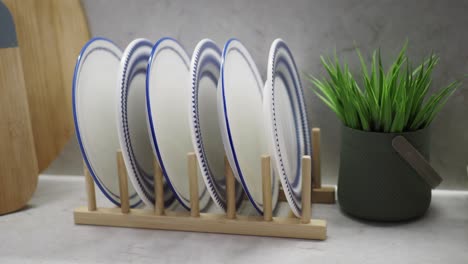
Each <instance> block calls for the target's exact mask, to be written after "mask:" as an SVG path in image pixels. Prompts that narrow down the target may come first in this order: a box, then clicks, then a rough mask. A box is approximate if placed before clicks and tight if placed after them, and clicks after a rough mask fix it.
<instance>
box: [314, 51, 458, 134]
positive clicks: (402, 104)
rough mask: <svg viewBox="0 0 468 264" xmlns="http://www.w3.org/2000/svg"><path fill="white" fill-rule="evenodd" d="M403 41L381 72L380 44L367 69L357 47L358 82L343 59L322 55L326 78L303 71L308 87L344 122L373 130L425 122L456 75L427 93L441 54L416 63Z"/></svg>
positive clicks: (417, 125) (410, 127)
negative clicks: (359, 69)
mask: <svg viewBox="0 0 468 264" xmlns="http://www.w3.org/2000/svg"><path fill="white" fill-rule="evenodd" d="M406 48H407V44H405V45H404V46H403V48H402V49H401V51H400V53H399V54H398V56H397V58H396V59H395V61H394V62H393V64H392V65H391V66H390V67H389V69H388V70H387V72H386V73H385V72H384V70H383V66H382V58H381V55H380V50H379V51H378V52H377V51H374V52H373V55H372V62H371V65H370V72H369V71H368V65H366V62H365V61H364V58H363V56H362V54H361V53H360V51H359V50H358V49H356V53H357V55H358V57H359V60H360V62H361V72H360V75H361V78H362V81H361V82H360V83H358V81H357V80H356V78H354V76H353V75H352V74H351V71H350V68H349V66H348V64H347V63H344V64H343V65H341V64H340V61H339V60H338V58H337V56H336V54H335V56H334V59H331V58H324V57H321V60H322V64H323V66H324V68H325V70H326V71H327V73H328V77H329V78H328V79H327V78H323V79H322V80H319V79H317V78H315V77H313V76H311V75H307V77H308V79H309V81H310V82H312V84H313V86H312V90H313V91H314V92H315V93H316V94H317V96H318V97H319V98H320V99H321V100H322V101H323V102H324V103H325V104H326V105H327V106H328V107H330V108H331V109H332V110H333V111H334V112H335V113H336V114H337V116H338V118H339V119H340V120H341V121H342V122H343V123H344V125H346V126H348V127H350V128H354V129H359V130H364V131H375V132H387V133H395V132H406V131H414V130H418V129H422V128H425V127H427V126H428V125H429V124H430V123H431V122H432V120H433V119H434V117H435V116H436V114H437V113H438V112H439V111H440V109H441V108H442V107H443V105H444V104H445V103H446V101H447V99H448V98H449V97H450V95H452V94H453V92H454V91H455V90H456V89H457V88H458V87H459V85H460V82H458V81H455V82H452V83H451V84H449V85H448V86H446V87H444V88H443V89H441V90H439V91H438V92H436V93H434V94H432V95H431V96H430V97H428V93H429V87H430V85H431V82H432V72H433V69H434V67H435V66H436V65H437V62H438V61H439V58H438V57H437V56H436V55H434V54H431V55H430V56H429V57H428V58H427V59H425V60H424V62H423V63H421V64H420V65H419V66H417V67H416V68H414V67H413V66H412V65H411V62H410V60H409V58H408V56H407V55H406Z"/></svg>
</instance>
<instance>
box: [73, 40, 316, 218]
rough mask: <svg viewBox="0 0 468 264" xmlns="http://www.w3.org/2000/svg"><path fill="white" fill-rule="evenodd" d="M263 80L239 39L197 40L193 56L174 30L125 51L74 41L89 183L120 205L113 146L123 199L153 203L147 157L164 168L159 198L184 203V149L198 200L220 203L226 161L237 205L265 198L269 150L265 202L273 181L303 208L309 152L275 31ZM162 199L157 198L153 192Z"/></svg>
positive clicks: (291, 69) (78, 118)
mask: <svg viewBox="0 0 468 264" xmlns="http://www.w3.org/2000/svg"><path fill="white" fill-rule="evenodd" d="M267 69H268V72H267V75H266V76H267V80H266V82H264V81H263V80H262V78H261V75H260V73H259V71H258V69H257V66H256V64H255V62H254V61H253V59H252V57H251V56H250V54H249V52H248V50H247V48H246V47H245V46H244V45H243V44H242V43H241V42H240V41H239V40H237V39H230V40H229V41H227V42H226V44H225V45H224V48H223V50H221V49H220V48H219V47H218V46H217V45H216V43H214V42H213V41H211V40H209V39H203V40H202V41H200V42H199V43H198V45H197V46H196V47H195V49H194V51H193V53H192V57H191V58H190V56H189V55H188V54H187V52H186V50H185V49H184V48H183V46H182V45H181V44H180V43H179V42H178V41H177V40H175V39H172V38H162V39H159V40H158V41H157V42H156V43H153V42H151V41H149V40H146V39H136V40H134V41H132V42H131V43H130V44H129V45H128V46H127V47H126V49H125V50H124V51H122V50H121V49H120V48H119V47H118V46H117V45H116V44H115V43H113V42H112V41H110V40H108V39H104V38H93V39H92V40H90V41H89V42H88V43H87V44H86V45H85V46H84V47H83V49H82V50H81V53H80V55H79V57H78V60H77V64H76V68H75V72H74V80H73V115H74V121H75V128H76V135H77V137H78V142H79V144H80V148H81V152H82V155H83V158H84V161H85V164H86V166H87V168H88V170H89V172H90V174H91V176H92V177H93V179H94V181H95V183H96V185H97V186H98V187H99V189H100V190H101V191H102V192H103V194H104V195H105V196H106V197H107V198H108V199H109V200H110V201H111V202H113V203H114V204H115V205H117V206H120V204H121V201H120V191H119V180H118V175H117V174H118V173H117V162H116V159H115V152H116V150H118V149H120V150H121V152H122V156H123V160H124V163H125V167H126V170H127V175H128V177H129V179H130V182H131V183H132V184H130V185H129V186H128V193H129V200H130V207H139V206H142V205H143V204H144V205H146V206H149V207H153V206H154V201H155V191H154V190H155V188H154V185H155V180H154V178H153V157H156V160H157V162H158V164H159V166H160V168H161V170H162V173H163V175H164V183H163V190H164V195H165V196H164V205H165V206H167V207H170V206H176V205H177V204H180V205H181V206H182V207H184V208H186V209H188V210H189V209H190V207H191V203H190V200H191V196H190V188H189V182H188V181H187V176H186V175H187V174H188V171H187V170H188V168H187V166H184V164H185V160H186V156H187V153H189V152H195V153H196V157H197V160H198V165H199V166H198V167H199V172H198V175H201V176H202V177H199V178H198V180H199V183H198V187H199V189H198V196H199V197H198V199H199V203H197V204H199V206H200V208H201V209H204V208H206V207H207V205H208V204H209V203H210V201H213V202H214V203H215V204H216V205H217V206H219V207H220V208H221V209H223V210H226V209H227V204H226V203H227V199H226V196H227V190H226V180H225V179H226V178H225V160H226V159H227V161H228V162H229V164H230V166H231V168H232V171H233V173H234V176H235V178H236V185H237V186H236V187H237V188H235V190H236V193H235V197H236V199H235V200H236V208H239V207H240V206H241V204H242V201H243V198H244V197H245V196H247V197H248V200H249V201H250V202H251V204H252V205H253V207H254V208H255V209H256V210H257V211H258V213H259V214H263V210H264V201H263V195H262V194H263V189H262V173H261V170H262V168H261V162H260V157H261V156H262V155H265V154H268V155H270V157H271V159H272V162H271V172H272V173H271V186H270V187H271V193H272V195H271V196H272V201H271V204H272V207H273V208H275V207H276V205H277V201H278V197H279V190H280V184H281V185H282V188H283V191H284V193H285V196H286V199H287V201H288V203H289V205H290V207H291V209H292V212H293V213H294V214H295V215H296V216H298V217H300V216H301V213H302V201H301V190H302V187H301V182H302V180H301V177H302V176H301V175H302V169H301V168H302V157H303V156H304V155H311V143H310V140H309V128H308V127H309V126H308V122H307V114H306V108H305V103H304V95H303V89H302V85H301V81H300V76H299V72H298V69H297V66H296V64H295V62H294V58H293V56H292V53H291V51H290V49H289V48H288V46H287V45H286V43H285V42H284V41H283V40H281V39H277V40H275V41H274V42H273V43H272V45H271V48H270V53H269V58H268V67H267ZM161 200H162V199H161Z"/></svg>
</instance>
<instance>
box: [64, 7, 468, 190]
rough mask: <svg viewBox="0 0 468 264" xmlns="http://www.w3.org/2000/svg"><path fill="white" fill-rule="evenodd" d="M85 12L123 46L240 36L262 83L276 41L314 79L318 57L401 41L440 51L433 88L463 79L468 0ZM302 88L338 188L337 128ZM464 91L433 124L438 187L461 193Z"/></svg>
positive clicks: (328, 173) (97, 32) (412, 51)
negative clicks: (138, 40) (141, 40)
mask: <svg viewBox="0 0 468 264" xmlns="http://www.w3.org/2000/svg"><path fill="white" fill-rule="evenodd" d="M84 6H85V10H86V12H87V16H88V19H89V25H90V28H91V32H92V35H94V36H105V37H108V38H110V39H112V40H114V41H115V42H117V43H118V44H119V45H120V46H121V47H122V48H124V47H125V45H126V44H128V42H129V41H131V40H132V39H134V38H137V37H146V38H148V39H150V40H153V41H155V40H157V39H158V38H160V37H163V36H172V37H175V38H177V39H178V40H180V42H181V43H182V44H183V45H184V46H185V47H186V49H187V51H189V52H190V51H191V50H192V49H193V48H194V47H195V45H196V43H197V42H198V41H199V40H200V39H202V38H206V37H208V38H211V39H213V40H215V41H216V42H217V43H218V44H219V45H220V46H222V45H223V44H224V42H225V41H226V40H227V39H228V38H230V37H237V38H239V39H240V40H241V41H242V42H243V43H244V44H245V45H246V47H247V48H248V49H249V50H250V52H251V54H252V56H253V58H254V59H255V60H256V62H257V65H258V67H259V69H260V72H261V73H262V74H263V77H265V68H266V63H267V57H268V51H269V46H270V44H271V42H272V40H274V39H275V38H277V37H281V38H283V39H284V40H285V41H286V42H287V43H288V44H289V46H290V47H291V49H292V51H293V53H294V55H295V58H296V62H297V64H298V67H299V68H300V69H301V70H302V71H303V72H307V73H311V74H314V75H321V74H323V70H322V67H321V65H320V60H319V57H320V55H322V54H323V55H327V54H328V55H329V54H332V53H333V51H334V50H336V52H337V54H338V55H339V56H340V57H342V58H345V57H346V58H349V61H350V63H351V65H352V67H357V66H358V64H357V62H356V58H355V54H354V47H355V46H357V47H359V48H360V49H361V51H362V52H363V53H364V54H369V53H370V52H371V51H372V50H373V49H376V48H378V47H381V48H382V53H383V57H384V58H389V57H391V56H394V55H395V54H396V53H397V52H398V50H399V48H400V47H401V45H402V44H403V43H404V41H405V40H406V39H408V40H409V44H410V45H409V55H410V57H411V58H412V59H414V60H416V61H419V60H420V59H421V58H422V57H423V56H425V55H427V54H428V53H430V52H431V51H435V52H436V53H437V54H439V55H440V57H441V60H440V63H439V66H438V68H437V69H436V71H435V74H434V82H433V87H434V88H438V87H440V86H441V85H443V84H447V83H448V82H450V81H452V80H454V79H460V78H462V76H463V74H464V73H468V45H467V43H466V41H468V29H467V26H468V15H467V11H468V1H439V0H431V1H405V0H400V1H374V0H368V1H364V0H352V1H351V0H337V1H330V0H324V1H300V0H294V1H293V0H288V1H286V0H283V1H279V0H274V1H273V0H261V1H253V0H250V1H248V0H231V1H215V0H206V1H182V0H169V1H149V0H146V1H123V0H119V1H115V0H112V1H111V0H97V1H96V0H85V1H84ZM303 84H304V87H305V89H306V97H307V98H306V99H307V106H308V113H309V119H310V123H311V126H318V127H321V129H322V135H323V136H322V138H323V140H322V151H323V159H322V161H323V175H324V177H325V182H326V183H336V176H337V171H338V164H339V163H338V162H339V155H338V153H339V146H340V136H339V128H340V124H339V122H338V120H337V118H336V117H335V115H334V114H333V113H332V112H331V111H330V110H328V109H327V108H326V107H325V106H324V105H323V104H322V103H321V102H320V101H319V100H318V99H317V98H316V97H315V96H314V95H313V94H312V93H311V92H310V90H309V84H308V83H307V82H305V81H304V82H303ZM467 88H468V81H467V84H465V85H463V87H462V89H461V90H460V91H458V92H456V94H455V96H454V97H453V98H452V99H451V100H450V101H449V103H448V105H447V107H446V108H445V109H444V110H443V111H442V113H441V114H440V116H439V117H438V118H437V119H436V120H435V122H434V124H433V139H432V162H433V164H434V166H435V167H436V168H437V170H438V171H439V172H441V174H442V175H443V177H444V178H445V182H444V183H443V185H442V188H454V189H461V188H464V189H466V188H468V177H467V173H466V165H467V163H468V162H467V160H468V134H467V133H466V132H465V131H468V117H467V116H468V109H467V108H468V102H466V101H465V96H466V95H468V91H467ZM72 145H73V144H72ZM68 149H69V150H68V151H69V152H73V151H70V149H72V150H73V149H74V150H76V147H73V146H71V147H69V148H68ZM75 152H76V151H75ZM76 167H79V166H76Z"/></svg>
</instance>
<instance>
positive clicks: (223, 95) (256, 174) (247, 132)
mask: <svg viewBox="0 0 468 264" xmlns="http://www.w3.org/2000/svg"><path fill="white" fill-rule="evenodd" d="M219 85H220V88H219V89H218V107H219V109H218V111H219V113H220V114H219V118H220V121H219V122H220V125H221V132H222V135H223V144H224V149H225V152H226V155H227V157H228V160H229V163H230V164H231V167H232V170H233V171H234V175H235V176H236V178H237V179H238V180H239V181H240V182H241V183H242V186H243V188H244V191H245V192H246V194H247V196H248V197H249V200H250V201H251V202H252V204H253V205H254V207H255V209H256V210H257V211H258V212H259V213H260V214H262V213H263V194H262V175H261V156H262V155H264V154H266V153H268V147H267V140H266V138H265V136H266V131H265V127H264V121H263V119H264V117H263V109H262V97H263V81H262V78H261V77H260V74H259V72H258V70H257V66H256V65H255V63H254V61H253V59H252V57H251V56H250V54H249V52H248V51H247V49H246V48H245V47H244V45H242V43H241V42H240V41H238V40H236V39H230V40H229V41H228V42H227V43H226V45H225V46H224V50H223V54H222V64H221V81H220V82H219ZM271 182H272V194H273V208H275V207H276V203H277V201H278V190H279V183H278V178H277V176H276V174H275V173H274V171H272V181H271Z"/></svg>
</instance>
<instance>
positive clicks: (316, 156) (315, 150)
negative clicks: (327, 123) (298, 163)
mask: <svg viewBox="0 0 468 264" xmlns="http://www.w3.org/2000/svg"><path fill="white" fill-rule="evenodd" d="M312 162H313V167H312V184H313V187H314V188H322V175H321V168H320V128H312Z"/></svg>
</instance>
